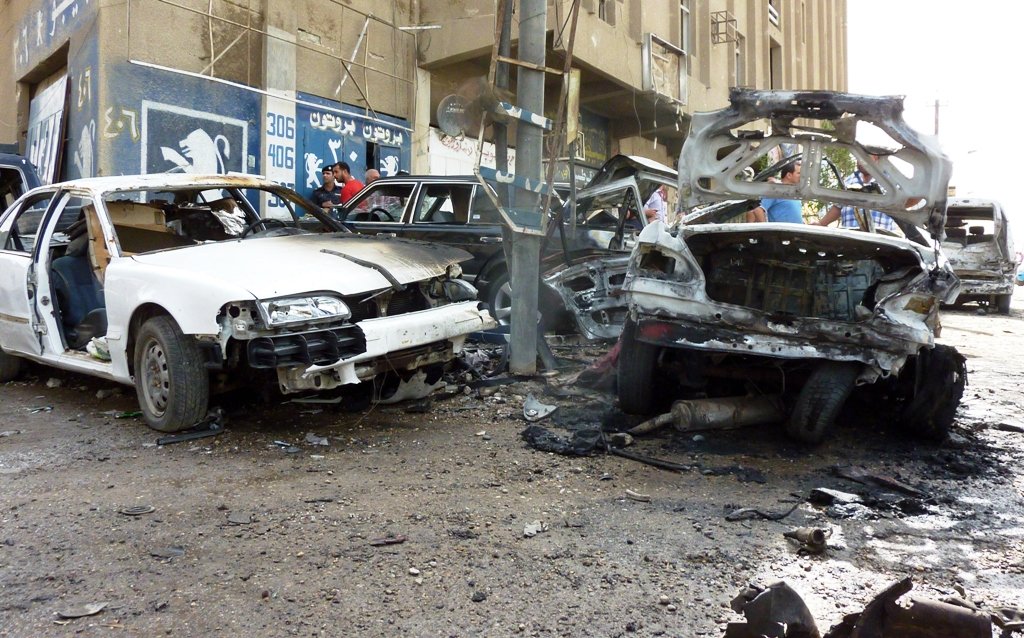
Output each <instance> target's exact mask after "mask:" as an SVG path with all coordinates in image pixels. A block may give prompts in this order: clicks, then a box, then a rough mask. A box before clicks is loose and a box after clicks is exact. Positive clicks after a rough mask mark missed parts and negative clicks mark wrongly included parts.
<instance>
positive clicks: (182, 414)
mask: <svg viewBox="0 0 1024 638" xmlns="http://www.w3.org/2000/svg"><path fill="white" fill-rule="evenodd" d="M203 361H204V359H203V356H202V353H201V352H200V351H199V346H198V345H197V344H196V342H195V340H194V339H192V338H191V337H188V336H186V335H184V334H182V332H181V329H180V328H178V324H177V323H175V322H174V320H173V319H171V318H170V317H168V316H158V317H153V318H151V319H149V320H147V321H146V322H145V323H144V324H142V328H141V329H140V330H139V334H138V337H137V338H136V340H135V392H136V394H137V395H138V397H139V407H140V408H141V409H142V415H143V417H145V419H146V423H148V424H149V426H150V427H151V428H153V429H154V430H159V431H160V432H178V431H180V430H185V429H188V428H190V427H192V426H193V425H195V424H196V423H197V422H199V421H200V420H201V419H202V418H203V417H204V416H206V408H207V405H208V403H209V400H210V377H209V374H208V373H207V371H206V368H205V367H204V365H203Z"/></svg>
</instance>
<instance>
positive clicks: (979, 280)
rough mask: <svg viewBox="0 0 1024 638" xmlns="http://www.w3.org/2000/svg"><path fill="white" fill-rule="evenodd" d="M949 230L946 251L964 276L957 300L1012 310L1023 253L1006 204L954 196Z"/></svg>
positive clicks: (948, 215)
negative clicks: (1016, 246) (1015, 240)
mask: <svg viewBox="0 0 1024 638" xmlns="http://www.w3.org/2000/svg"><path fill="white" fill-rule="evenodd" d="M945 232H946V237H945V239H943V240H942V252H944V253H945V254H946V257H947V258H948V259H949V263H950V265H951V266H952V267H953V271H954V272H956V274H957V276H958V277H959V278H960V294H959V296H957V298H956V303H957V304H963V303H969V302H977V303H981V304H985V305H987V306H988V307H989V308H992V309H994V310H996V311H997V312H999V313H1000V314H1004V315H1006V314H1010V300H1011V298H1012V297H1013V286H1014V275H1015V273H1016V271H1017V266H1018V265H1019V256H1018V255H1017V254H1016V253H1015V252H1014V250H1013V237H1012V233H1011V232H1010V222H1009V220H1008V219H1007V217H1006V213H1005V212H1004V211H1003V207H1002V206H1001V205H1000V204H999V202H997V201H994V200H990V199H978V198H955V199H951V200H950V201H949V206H948V207H947V208H946V225H945Z"/></svg>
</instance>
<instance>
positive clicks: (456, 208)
mask: <svg viewBox="0 0 1024 638" xmlns="http://www.w3.org/2000/svg"><path fill="white" fill-rule="evenodd" d="M472 196H473V186H472V185H470V184H466V185H461V184H459V185H451V184H431V185H429V186H427V189H426V193H424V195H423V197H422V199H421V201H420V206H419V209H418V210H417V211H416V221H417V222H421V223H428V224H465V223H466V222H468V221H469V202H470V199H471V198H472Z"/></svg>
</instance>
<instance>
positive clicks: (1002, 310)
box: [996, 295, 1013, 315]
mask: <svg viewBox="0 0 1024 638" xmlns="http://www.w3.org/2000/svg"><path fill="white" fill-rule="evenodd" d="M1012 299H1013V295H999V296H997V297H996V309H997V310H999V314H1001V315H1008V314H1010V300H1012Z"/></svg>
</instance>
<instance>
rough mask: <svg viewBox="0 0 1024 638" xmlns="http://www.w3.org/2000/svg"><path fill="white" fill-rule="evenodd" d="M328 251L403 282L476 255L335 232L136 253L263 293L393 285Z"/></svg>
mask: <svg viewBox="0 0 1024 638" xmlns="http://www.w3.org/2000/svg"><path fill="white" fill-rule="evenodd" d="M324 251H331V252H334V253H342V254H345V255H349V256H351V257H354V258H355V259H356V260H358V261H363V262H369V263H372V264H376V265H378V266H379V267H381V268H383V269H386V270H387V272H389V273H390V274H391V275H392V276H393V277H394V278H395V279H396V280H397V281H399V282H400V283H403V284H407V283H412V282H416V281H422V280H424V279H429V278H431V277H437V276H440V275H443V274H444V273H445V270H446V269H447V267H448V266H450V265H452V264H456V263H458V262H461V261H466V260H468V259H470V257H471V255H470V254H469V253H468V252H466V251H464V250H461V249H459V248H452V247H449V246H442V245H439V244H428V243H425V242H418V241H412V240H407V239H396V238H377V237H366V236H363V235H355V234H347V233H334V234H326V235H321V234H318V235H313V234H310V235H289V236H283V237H259V238H254V239H245V240H237V241H224V242H219V243H215V244H203V245H200V246H189V247H186V248H178V249H173V250H164V251H159V252H154V253H146V254H140V255H135V256H134V257H132V259H134V260H135V261H137V262H139V263H142V264H147V265H150V266H163V267H167V268H173V269H175V270H177V271H185V272H193V273H195V274H196V275H198V276H200V277H203V278H209V279H219V280H221V281H223V282H225V283H229V284H232V285H235V286H238V287H240V288H244V289H246V290H248V291H250V292H251V293H252V294H253V295H254V296H256V297H257V298H259V299H268V298H272V297H279V296H283V295H291V294H298V293H304V292H312V291H336V292H338V293H340V294H341V295H353V294H359V293H363V292H368V291H373V290H381V289H384V288H388V287H390V286H391V283H390V282H389V281H388V279H387V278H386V277H385V276H384V275H383V274H382V273H381V272H379V271H378V270H376V269H374V268H371V267H369V266H364V265H360V264H359V263H357V262H356V261H352V260H349V259H346V258H344V257H342V256H339V255H336V254H331V253H329V252H324Z"/></svg>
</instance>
